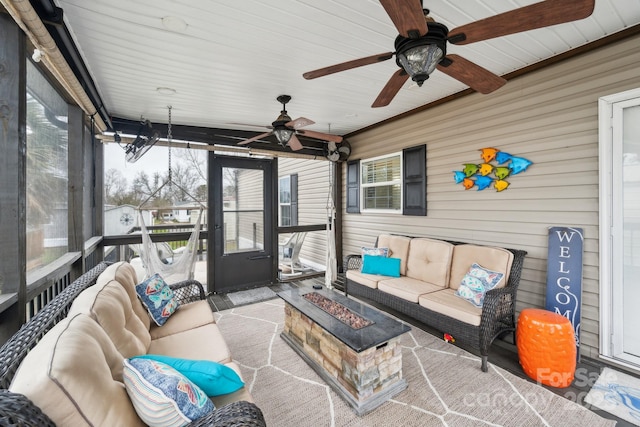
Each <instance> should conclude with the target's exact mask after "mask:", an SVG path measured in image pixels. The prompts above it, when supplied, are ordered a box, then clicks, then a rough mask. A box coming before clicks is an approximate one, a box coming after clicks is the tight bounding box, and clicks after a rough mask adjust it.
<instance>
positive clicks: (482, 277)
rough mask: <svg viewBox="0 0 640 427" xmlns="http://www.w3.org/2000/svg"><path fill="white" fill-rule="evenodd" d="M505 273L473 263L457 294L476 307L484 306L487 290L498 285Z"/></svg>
mask: <svg viewBox="0 0 640 427" xmlns="http://www.w3.org/2000/svg"><path fill="white" fill-rule="evenodd" d="M503 277H504V274H503V273H500V272H498V271H492V270H488V269H486V268H484V267H482V266H480V265H479V264H476V263H473V264H471V267H470V268H469V271H467V274H465V275H464V277H463V278H462V282H461V283H460V287H459V288H458V290H457V291H456V295H457V296H459V297H460V298H464V299H466V300H467V301H469V302H470V303H471V304H473V305H474V306H476V307H482V305H483V303H484V296H485V294H486V293H487V291H489V290H491V289H493V288H495V287H496V286H498V284H499V283H500V281H501V280H502V278H503Z"/></svg>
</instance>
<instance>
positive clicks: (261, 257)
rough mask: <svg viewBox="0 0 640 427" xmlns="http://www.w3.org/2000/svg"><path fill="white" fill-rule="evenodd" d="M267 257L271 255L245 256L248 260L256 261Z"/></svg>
mask: <svg viewBox="0 0 640 427" xmlns="http://www.w3.org/2000/svg"><path fill="white" fill-rule="evenodd" d="M267 258H271V255H256V256H250V257H247V259H248V260H249V261H256V260H259V259H267Z"/></svg>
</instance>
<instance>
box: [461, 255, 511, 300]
mask: <svg viewBox="0 0 640 427" xmlns="http://www.w3.org/2000/svg"><path fill="white" fill-rule="evenodd" d="M474 262H475V263H477V264H479V265H480V266H482V267H484V268H486V269H489V270H492V271H497V272H499V273H503V274H504V277H503V278H502V280H501V281H500V283H498V286H496V288H503V287H505V286H506V284H507V281H508V280H509V272H510V271H511V264H512V263H513V253H512V252H510V251H508V250H506V249H503V248H496V247H492V246H478V245H466V244H465V245H456V246H455V247H454V248H453V259H452V261H451V277H450V279H449V288H451V289H458V288H459V287H460V282H462V278H463V277H464V275H465V274H467V271H469V267H471V264H473V263H474ZM462 301H463V302H464V300H462ZM466 304H469V303H468V302H467V303H466Z"/></svg>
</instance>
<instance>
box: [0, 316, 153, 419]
mask: <svg viewBox="0 0 640 427" xmlns="http://www.w3.org/2000/svg"><path fill="white" fill-rule="evenodd" d="M122 361H123V357H122V355H121V354H120V353H119V352H118V350H117V349H116V348H115V346H114V345H113V343H112V342H111V340H110V339H109V337H108V336H107V334H106V333H105V332H104V330H103V329H102V328H101V327H100V326H99V325H98V324H97V323H96V322H95V321H94V320H93V319H91V318H90V317H89V316H87V315H85V314H77V315H75V316H73V317H68V318H66V319H64V320H63V321H62V322H60V323H58V324H57V325H56V326H55V327H54V328H52V329H51V330H50V331H49V332H48V333H47V334H46V335H45V336H44V337H43V338H42V340H41V341H40V342H39V343H38V345H37V346H36V347H35V348H34V349H33V350H31V351H30V352H29V354H27V356H26V357H25V359H24V360H23V362H22V364H21V365H20V368H19V369H18V372H17V373H16V376H15V377H14V379H13V382H12V383H11V386H10V387H9V389H10V390H11V391H13V392H16V393H22V394H24V395H25V396H27V397H28V398H29V399H31V400H32V401H33V402H34V403H35V404H36V405H37V406H38V407H40V408H41V409H42V411H43V412H44V413H45V414H47V415H48V416H49V417H50V418H51V419H52V420H53V421H54V422H55V423H56V425H58V426H98V425H100V426H143V425H144V424H143V422H142V421H141V420H140V418H138V415H137V414H136V412H135V409H134V408H133V405H132V404H131V401H130V400H129V396H128V395H127V392H126V390H125V388H124V384H123V383H122V382H121V381H122Z"/></svg>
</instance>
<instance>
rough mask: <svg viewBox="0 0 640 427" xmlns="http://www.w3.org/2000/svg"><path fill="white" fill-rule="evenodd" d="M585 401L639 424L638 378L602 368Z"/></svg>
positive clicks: (639, 397)
mask: <svg viewBox="0 0 640 427" xmlns="http://www.w3.org/2000/svg"><path fill="white" fill-rule="evenodd" d="M584 400H585V402H587V403H590V404H591V405H593V406H595V407H597V408H600V409H602V410H603V411H606V412H609V413H611V414H613V415H615V416H616V417H618V418H622V419H623V420H625V421H629V422H630V423H631V424H634V425H637V426H640V379H638V378H636V377H632V376H631V375H627V374H625V373H624V372H620V371H616V370H613V369H610V368H604V369H603V370H602V372H601V373H600V376H599V377H598V380H597V381H596V383H595V384H594V385H593V387H591V390H590V391H589V394H587V397H585V399H584Z"/></svg>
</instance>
